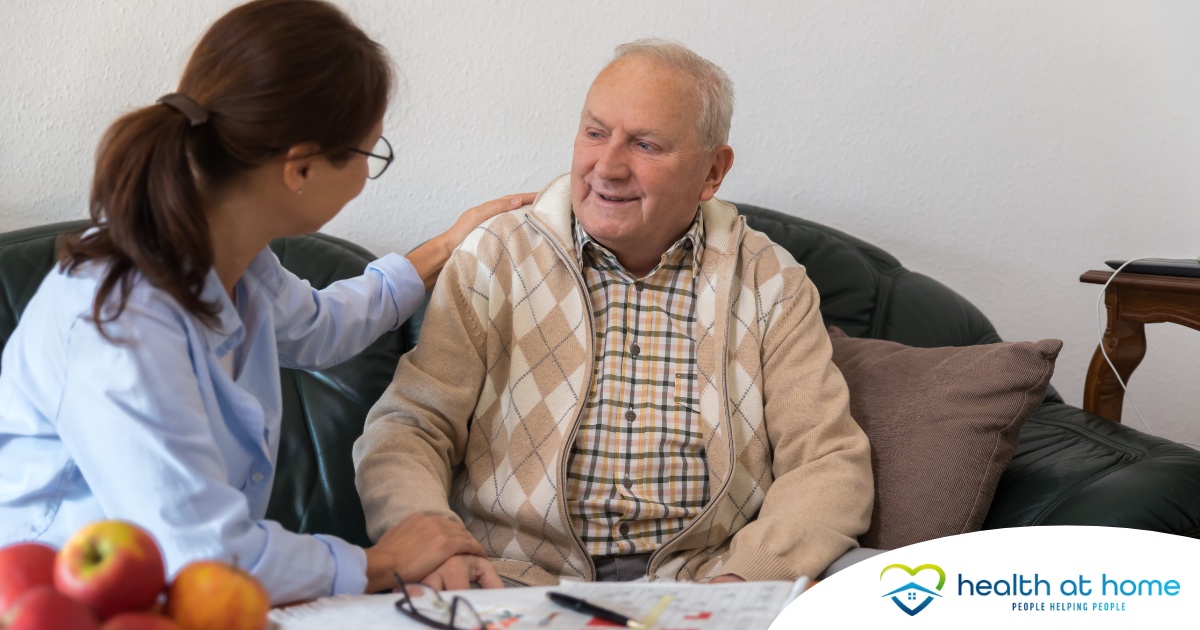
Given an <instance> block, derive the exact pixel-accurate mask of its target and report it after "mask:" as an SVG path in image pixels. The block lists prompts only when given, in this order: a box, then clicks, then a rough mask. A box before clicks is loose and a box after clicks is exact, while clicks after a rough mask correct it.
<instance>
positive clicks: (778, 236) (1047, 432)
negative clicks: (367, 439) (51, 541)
mask: <svg viewBox="0 0 1200 630" xmlns="http://www.w3.org/2000/svg"><path fill="white" fill-rule="evenodd" d="M738 205H739V208H740V209H741V211H742V213H743V214H745V215H746V216H747V219H748V221H749V222H750V224H751V226H753V227H755V228H756V229H759V230H762V231H764V232H766V233H767V234H768V235H769V236H770V237H771V238H772V239H774V240H775V241H776V242H778V243H780V244H781V245H783V246H784V247H786V248H787V249H788V250H789V251H791V252H792V254H793V255H794V256H795V257H796V259H797V260H798V261H800V262H801V263H803V264H804V265H805V266H806V267H807V268H808V273H809V275H810V277H811V278H812V279H813V281H814V282H815V283H816V285H817V287H818V288H819V289H820V292H821V299H822V304H821V311H822V313H823V314H824V316H825V320H826V323H827V324H833V325H837V326H838V327H840V328H842V329H843V330H845V331H846V332H847V333H848V334H850V335H853V336H859V337H873V338H881V339H890V340H893V341H898V342H901V343H905V344H908V345H913V346H922V347H936V346H948V345H954V346H961V345H970V344H981V343H990V342H995V341H999V340H1000V338H999V336H998V335H997V334H996V331H995V329H994V328H993V327H992V325H991V323H990V322H989V321H988V320H987V318H986V317H984V315H983V314H982V313H981V312H979V310H978V309H976V308H975V307H974V306H973V305H972V304H971V303H969V302H967V301H966V300H965V299H963V298H962V297H961V296H959V295H958V294H956V293H954V292H953V291H952V290H950V289H948V288H947V287H945V286H944V285H942V284H940V283H938V282H937V281H936V280H933V279H931V278H928V277H926V276H923V275H921V274H919V273H915V272H912V271H909V270H907V269H905V268H904V267H903V266H901V264H900V263H899V261H897V260H896V259H895V258H894V257H893V256H891V255H890V254H888V253H887V252H885V251H883V250H881V249H879V248H877V247H874V246H872V245H870V244H868V243H865V242H863V241H861V240H859V239H856V238H854V237H852V236H849V235H847V234H843V233H841V232H839V231H837V230H833V229H830V228H828V227H824V226H822V225H818V224H815V223H812V222H809V221H805V220H803V219H798V218H795V217H792V216H789V215H785V214H782V213H778V212H773V211H770V210H764V209H761V208H756V207H754V206H750V205H745V204H738ZM79 225H80V224H79V223H62V224H56V225H48V226H43V227H38V228H32V229H28V230H21V231H17V232H10V233H8V234H3V235H0V349H2V348H3V345H4V344H5V343H6V342H7V340H8V338H9V336H10V335H11V334H12V330H13V328H14V326H15V325H16V322H17V318H18V317H19V316H20V313H21V311H22V310H23V309H24V307H25V305H26V304H27V303H28V301H29V299H30V298H31V297H32V296H33V293H34V291H35V290H36V289H37V285H38V284H39V282H40V281H41V278H42V277H43V276H44V275H45V274H46V272H47V271H48V270H49V269H50V268H51V266H52V264H53V261H54V239H55V237H56V236H57V235H58V234H61V233H63V232H65V231H68V230H71V229H74V228H76V227H78V226H79ZM272 248H273V249H274V250H275V252H276V253H277V254H278V255H279V257H280V259H281V260H282V261H283V264H284V265H285V266H286V267H288V268H289V269H291V270H292V271H293V272H295V273H296V274H298V275H299V276H301V277H303V278H306V279H308V280H309V281H310V282H311V283H312V284H313V285H314V286H317V287H322V286H325V285H326V284H328V283H330V282H333V281H335V280H338V279H340V278H344V277H348V276H352V275H356V274H358V273H361V272H362V270H363V268H364V267H365V265H366V263H367V262H369V261H370V260H371V259H372V258H373V257H372V256H371V255H370V253H369V252H367V251H365V250H363V249H362V248H360V247H358V246H356V245H353V244H351V243H348V242H346V241H344V240H340V239H336V238H333V237H329V236H325V235H312V236H304V237H298V238H289V239H281V240H280V241H277V242H275V243H274V244H272ZM1071 281H1072V280H1071V279H1070V278H1064V279H1063V282H1071ZM420 320H421V316H420V314H418V315H416V316H414V317H413V319H412V320H410V321H409V322H408V323H407V324H406V325H405V326H403V327H402V328H400V329H399V330H398V331H396V332H395V333H393V334H389V335H386V336H384V337H383V338H381V339H380V340H379V341H377V342H376V343H375V344H374V345H372V346H371V347H370V348H369V349H367V350H366V351H365V352H363V353H362V354H361V355H359V356H358V357H355V358H354V359H352V360H351V361H348V362H346V363H344V364H342V365H340V366H338V367H336V368H334V369H331V370H326V371H324V372H319V373H308V372H299V371H294V370H283V372H284V373H283V387H284V392H283V394H284V419H283V424H284V427H283V438H282V440H281V446H280V453H279V470H278V473H277V475H276V479H275V488H274V494H273V495H272V498H271V505H270V508H269V510H268V517H269V518H272V519H275V520H278V521H279V522H281V523H282V524H283V525H284V526H286V527H288V528H289V529H292V530H294V531H299V532H308V533H318V532H323V533H331V534H336V535H338V536H341V537H342V538H344V539H346V540H348V541H350V542H354V543H357V544H362V545H366V544H369V541H368V540H367V537H366V532H365V529H364V524H363V515H362V507H361V505H360V503H359V501H358V495H357V493H356V491H355V488H354V471H353V467H352V464H351V459H350V450H351V445H352V444H353V442H354V440H355V438H357V437H358V435H359V433H360V432H361V431H362V425H363V420H364V418H365V417H366V414H367V410H368V409H369V408H370V406H371V404H372V403H374V401H375V399H376V398H377V397H378V396H379V395H380V394H381V393H382V391H383V389H384V388H385V387H386V385H387V384H388V383H389V382H390V380H391V377H392V372H393V370H394V368H395V365H396V361H397V359H398V358H399V356H400V354H401V353H402V352H404V351H405V350H407V349H409V348H411V347H412V345H413V344H415V343H416V339H417V336H418V333H419V328H420ZM1026 525H1105V526H1114V527H1130V528H1137V529H1147V530H1154V531H1161V532H1167V533H1172V534H1177V535H1182V536H1191V537H1200V453H1198V452H1196V451H1194V450H1192V449H1190V448H1188V447H1186V446H1183V445H1180V444H1176V443H1174V442H1171V441H1169V440H1165V439H1162V438H1156V437H1152V436H1149V435H1145V434H1142V433H1140V432H1138V431H1135V430H1133V429H1130V428H1128V427H1125V426H1122V425H1119V424H1115V423H1112V422H1109V421H1108V420H1105V419H1103V418H1100V417H1098V416H1095V415H1092V414H1089V413H1086V412H1084V411H1082V410H1080V409H1078V408H1076V407H1072V406H1070V405H1067V404H1065V403H1064V402H1063V401H1062V398H1061V397H1059V395H1058V394H1057V393H1056V392H1054V391H1053V390H1051V391H1050V392H1048V393H1047V395H1046V400H1045V402H1044V403H1043V404H1042V405H1041V407H1040V408H1039V409H1038V410H1037V412H1036V413H1035V415H1034V416H1033V418H1032V419H1031V420H1030V421H1029V422H1028V423H1027V424H1026V425H1025V427H1024V429H1023V430H1022V432H1021V440H1020V444H1019V446H1018V447H1017V452H1016V455H1015V456H1014V457H1013V461H1012V463H1011V464H1010V465H1009V466H1008V468H1007V470H1005V472H1004V475H1003V477H1002V478H1001V480H1000V486H999V488H998V489H997V492H996V496H995V499H994V501H993V503H992V506H991V510H990V512H989V514H988V517H987V520H986V522H985V524H984V527H985V528H986V529H992V528H1000V527H1015V526H1026Z"/></svg>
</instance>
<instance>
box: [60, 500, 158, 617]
mask: <svg viewBox="0 0 1200 630" xmlns="http://www.w3.org/2000/svg"><path fill="white" fill-rule="evenodd" d="M166 581H167V576H166V569H165V568H164V567H163V558H162V552H160V551H159V550H158V544H157V543H155V542H154V538H153V537H152V536H151V535H150V534H149V533H147V532H146V530H144V529H142V528H140V527H138V526H137V525H134V524H132V523H127V522H125V521H97V522H95V523H92V524H90V525H85V526H84V527H83V528H82V529H80V530H79V531H77V532H75V534H74V535H72V536H71V537H70V538H69V539H67V542H66V544H65V545H63V548H62V550H60V551H59V552H58V558H57V560H55V562H54V585H55V586H56V587H58V590H60V591H62V592H63V593H64V594H66V595H69V596H70V597H71V598H72V599H74V600H75V601H77V602H79V603H81V604H83V605H84V606H86V607H87V608H88V609H89V610H91V611H92V614H93V615H95V616H96V617H97V618H98V619H100V620H101V621H104V620H105V619H108V618H109V617H112V616H113V615H116V614H117V613H122V612H126V611H131V610H146V609H148V608H150V607H151V606H153V605H154V602H155V601H156V600H157V599H158V596H159V594H160V593H162V591H163V587H164V586H165V585H166Z"/></svg>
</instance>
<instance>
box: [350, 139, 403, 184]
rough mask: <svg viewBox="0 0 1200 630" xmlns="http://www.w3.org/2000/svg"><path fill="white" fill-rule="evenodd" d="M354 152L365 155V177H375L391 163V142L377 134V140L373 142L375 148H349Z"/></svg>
mask: <svg viewBox="0 0 1200 630" xmlns="http://www.w3.org/2000/svg"><path fill="white" fill-rule="evenodd" d="M350 151H352V152H354V153H358V154H360V155H365V156H367V179H377V178H378V177H379V176H380V175H383V172H384V171H386V170H387V167H388V166H389V165H391V163H392V158H393V157H395V156H394V155H393V154H392V143H390V142H388V141H387V138H384V137H383V136H379V142H376V143H375V148H374V149H371V150H370V151H363V150H362V149H350Z"/></svg>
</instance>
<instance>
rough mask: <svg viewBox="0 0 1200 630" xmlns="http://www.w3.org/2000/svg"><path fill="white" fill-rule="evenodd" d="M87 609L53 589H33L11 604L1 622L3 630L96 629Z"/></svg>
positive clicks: (44, 587)
mask: <svg viewBox="0 0 1200 630" xmlns="http://www.w3.org/2000/svg"><path fill="white" fill-rule="evenodd" d="M99 627H100V625H99V624H97V623H96V620H95V619H93V618H92V614H91V613H89V612H88V611H87V609H86V608H84V607H83V606H81V605H79V604H78V603H76V602H75V601H74V600H72V599H71V598H70V597H67V596H66V595H63V594H62V593H59V592H58V591H56V590H54V587H52V586H36V587H34V588H32V589H30V590H28V591H25V594H24V595H22V596H20V597H18V598H17V601H15V602H13V605H12V607H10V608H9V609H8V612H6V613H5V614H4V618H3V619H0V628H4V629H5V630H98V629H99Z"/></svg>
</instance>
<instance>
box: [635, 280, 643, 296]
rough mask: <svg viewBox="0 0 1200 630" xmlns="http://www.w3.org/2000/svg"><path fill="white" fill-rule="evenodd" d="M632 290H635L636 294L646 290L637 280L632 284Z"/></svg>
mask: <svg viewBox="0 0 1200 630" xmlns="http://www.w3.org/2000/svg"><path fill="white" fill-rule="evenodd" d="M633 288H635V289H637V291H638V293H641V292H642V289H645V288H646V285H644V284H642V281H641V280H638V281H637V282H634V283H633Z"/></svg>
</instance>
